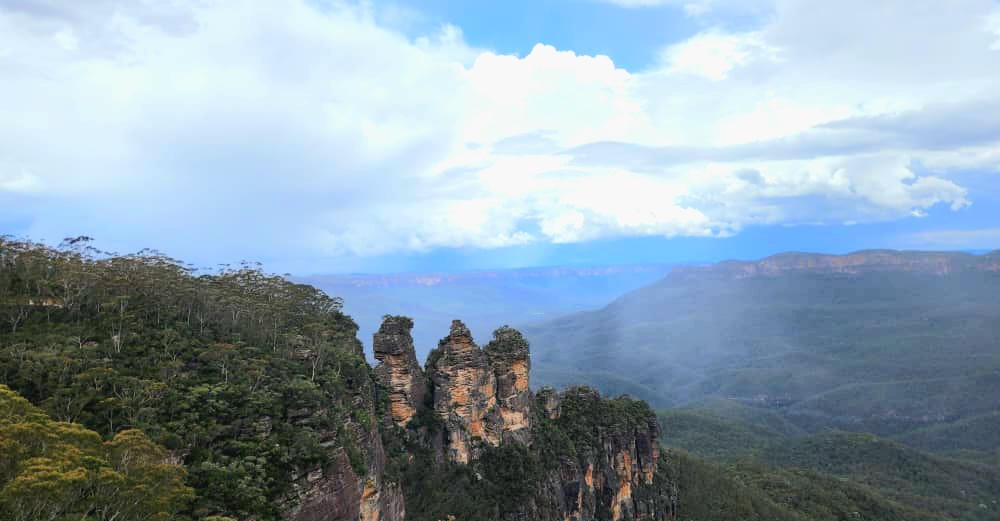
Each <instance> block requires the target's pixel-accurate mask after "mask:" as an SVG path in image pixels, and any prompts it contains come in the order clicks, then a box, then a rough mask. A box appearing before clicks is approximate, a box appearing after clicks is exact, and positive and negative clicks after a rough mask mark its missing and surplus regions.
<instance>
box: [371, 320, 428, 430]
mask: <svg viewBox="0 0 1000 521" xmlns="http://www.w3.org/2000/svg"><path fill="white" fill-rule="evenodd" d="M412 329H413V321H412V320H411V319H409V318H407V317H398V316H387V317H385V319H384V320H383V322H382V326H381V327H380V328H379V330H378V332H377V333H375V337H374V341H373V346H374V350H375V359H376V360H378V361H379V362H380V363H379V365H378V366H377V367H375V374H376V376H377V377H378V379H379V381H380V382H381V383H382V384H383V385H384V386H385V387H386V388H387V389H388V390H389V412H390V414H391V416H392V420H393V421H394V422H395V423H396V425H399V426H405V425H406V424H407V423H409V421H410V420H411V419H412V418H413V416H415V415H416V414H417V412H419V409H420V408H421V407H423V404H424V394H425V393H426V392H427V389H426V385H425V378H424V375H423V372H422V371H421V370H420V364H419V363H418V362H417V355H416V352H415V350H414V348H413V337H412V336H411V335H410V330H412Z"/></svg>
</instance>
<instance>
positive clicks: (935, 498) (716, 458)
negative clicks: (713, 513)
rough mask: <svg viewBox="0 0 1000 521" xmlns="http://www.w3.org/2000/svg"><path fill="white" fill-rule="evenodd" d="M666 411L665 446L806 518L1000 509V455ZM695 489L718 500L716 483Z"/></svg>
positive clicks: (964, 515) (978, 513)
mask: <svg viewBox="0 0 1000 521" xmlns="http://www.w3.org/2000/svg"><path fill="white" fill-rule="evenodd" d="M660 418H661V421H662V423H663V441H664V443H665V444H666V445H668V446H671V447H677V448H682V449H684V450H687V451H690V452H691V453H694V454H696V455H698V456H701V457H704V458H706V459H708V460H709V461H711V463H708V462H705V463H702V464H701V465H702V466H703V467H706V466H707V467H713V468H714V469H715V470H714V472H715V473H719V474H722V477H720V478H719V479H726V480H731V481H735V482H738V483H739V484H740V485H742V486H743V487H746V491H745V492H744V493H746V494H756V495H758V496H761V497H763V498H766V499H768V500H770V501H772V502H773V503H775V504H777V505H780V506H781V507H782V508H785V509H787V510H789V511H792V512H797V513H800V514H803V515H805V516H806V517H807V518H809V519H831V520H832V519H853V518H860V519H870V520H895V519H906V520H945V519H951V520H959V519H961V520H984V521H985V520H987V519H995V517H996V515H997V513H998V512H1000V505H998V503H996V501H997V498H998V497H1000V465H998V464H997V463H1000V459H996V458H994V460H993V461H992V462H987V461H984V460H983V458H979V459H978V460H977V461H961V460H957V459H953V458H945V457H941V456H937V455H932V454H927V453H923V452H920V451H918V450H914V449H911V448H908V447H906V446H904V445H900V444H898V443H894V442H892V441H889V440H885V439H882V438H879V437H877V436H874V435H870V434H852V433H837V432H833V433H825V434H818V435H810V436H785V435H783V434H781V433H777V432H775V431H772V430H769V429H764V428H762V427H761V426H760V425H759V424H756V422H751V423H747V422H743V423H737V422H734V421H732V420H726V419H723V418H721V417H720V416H718V415H716V414H714V413H711V412H707V411H698V410H674V411H666V412H664V413H662V414H661V415H660ZM703 470H704V469H703ZM705 472H708V471H707V470H706V471H705ZM695 490H697V491H699V492H697V494H700V495H699V496H697V497H700V498H701V500H702V501H703V502H706V503H715V502H717V501H718V500H719V499H718V498H716V497H715V495H714V494H715V492H713V491H712V488H711V487H697V488H696V489H695ZM691 494H692V492H691V490H687V491H685V489H684V486H683V484H682V486H681V498H682V506H683V504H684V503H685V502H689V501H697V499H696V498H692V497H691ZM681 512H682V513H684V512H685V510H684V509H683V508H682V509H681Z"/></svg>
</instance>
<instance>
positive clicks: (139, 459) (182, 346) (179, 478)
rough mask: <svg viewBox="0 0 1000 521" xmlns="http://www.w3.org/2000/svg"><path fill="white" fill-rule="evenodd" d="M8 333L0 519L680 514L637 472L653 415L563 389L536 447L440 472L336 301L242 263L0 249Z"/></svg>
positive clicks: (78, 244) (426, 425)
mask: <svg viewBox="0 0 1000 521" xmlns="http://www.w3.org/2000/svg"><path fill="white" fill-rule="evenodd" d="M0 317H2V319H3V328H2V330H0V386H2V387H0V451H2V453H3V454H4V455H5V458H4V460H3V462H2V465H0V519H12V520H16V521H34V520H42V519H46V520H67V521H68V520H70V519H74V520H88V521H89V520H102V521H112V520H114V521H132V520H143V521H145V520H161V519H162V520H167V519H182V520H183V519H203V520H205V521H224V520H226V519H257V520H279V519H333V520H339V519H359V518H362V519H379V518H380V513H382V514H384V515H382V516H381V518H382V519H402V511H403V507H402V504H401V501H402V499H401V498H405V503H406V506H405V512H406V519H408V520H410V519H412V520H419V521H437V520H439V519H452V518H457V519H460V520H463V521H464V520H477V519H498V520H499V519H524V518H525V516H526V515H527V516H528V517H529V518H532V519H562V518H563V517H564V515H563V511H565V510H566V509H567V508H573V509H576V510H578V512H577V515H581V516H584V517H581V519H601V520H610V519H615V518H618V517H621V515H622V514H621V513H620V512H619V508H620V507H621V505H625V504H627V505H629V506H628V510H621V512H628V513H629V515H632V513H635V515H636V517H637V518H638V517H639V514H642V515H643V516H644V517H643V518H644V519H666V518H667V517H668V516H673V515H674V514H673V512H674V511H673V504H672V501H674V499H673V498H675V496H676V490H675V489H673V488H672V485H671V482H670V481H669V480H667V479H666V478H667V477H669V469H668V465H666V463H665V462H664V461H663V460H660V464H659V465H658V466H657V465H656V463H655V462H656V460H655V459H653V461H652V465H653V467H654V468H646V470H644V471H643V472H644V474H642V475H640V474H639V473H638V471H636V472H633V465H638V464H639V462H638V460H636V459H635V458H636V457H637V456H635V455H640V456H642V457H643V458H648V457H649V454H651V453H656V450H655V448H654V447H652V446H651V443H653V444H655V439H656V433H657V432H658V427H657V420H656V416H655V414H654V412H653V411H652V409H650V408H649V406H648V405H647V404H646V403H644V402H641V401H637V400H632V399H629V398H626V397H622V398H618V399H613V400H605V399H602V398H601V397H600V396H599V395H598V394H597V393H596V392H594V391H591V390H589V389H586V388H576V389H572V390H569V391H566V392H565V393H563V394H561V395H559V396H558V399H559V400H560V405H559V411H560V413H559V414H558V415H556V414H554V413H553V414H552V415H549V414H546V413H545V408H544V407H543V406H541V405H539V406H537V407H536V406H531V408H530V410H531V422H530V423H531V429H530V437H531V439H532V442H531V444H530V446H529V445H524V444H519V443H508V444H503V445H500V446H490V445H489V444H482V442H481V440H478V441H477V440H474V442H475V443H476V444H477V447H479V448H478V449H477V454H478V457H477V458H476V459H475V461H470V462H469V463H468V464H460V463H456V462H453V461H449V460H447V459H445V458H443V457H442V451H441V446H442V443H443V441H442V436H443V435H444V429H445V428H446V426H445V425H444V424H443V423H442V421H441V419H440V418H439V416H438V414H437V413H436V412H435V411H434V409H433V408H432V407H430V406H427V407H422V408H421V413H420V414H419V415H418V416H417V417H415V418H413V420H412V421H410V422H409V423H408V424H407V425H405V426H399V425H395V424H393V423H392V421H390V419H389V414H388V407H389V403H388V399H387V395H386V390H385V389H384V388H383V387H382V385H380V384H379V383H378V380H377V378H376V377H375V374H374V373H375V371H374V370H373V369H372V367H371V366H369V365H368V363H367V362H366V361H365V358H364V355H363V352H362V348H361V344H360V342H359V341H358V340H357V338H356V332H357V327H356V325H355V324H354V322H353V321H352V320H351V319H350V317H348V316H346V315H345V314H344V313H343V312H342V303H341V301H340V300H339V299H336V298H331V297H329V296H327V295H326V294H324V293H323V292H321V291H319V290H317V289H315V288H313V287H311V286H307V285H302V284H295V283H292V282H289V281H288V280H286V279H285V278H284V277H281V276H275V275H269V274H266V273H264V272H263V271H262V270H261V269H260V268H259V267H258V266H255V265H248V264H241V265H239V266H236V267H230V266H223V267H221V269H219V270H216V271H213V272H211V273H200V272H199V271H198V270H195V269H192V268H191V267H190V266H187V265H185V264H183V263H181V262H179V261H177V260H174V259H171V258H169V257H167V256H164V255H162V254H160V253H158V252H156V251H151V250H147V251H143V252H139V253H137V254H130V255H115V254H110V253H107V252H101V251H97V250H96V249H94V248H92V247H91V245H90V241H89V239H87V238H85V237H82V238H76V239H70V240H67V241H65V242H64V243H62V244H61V245H60V246H59V247H50V246H47V245H44V244H38V243H34V242H30V241H20V240H14V239H11V238H2V239H0ZM397 318H398V319H401V320H402V322H404V323H407V324H409V325H412V321H411V320H410V319H408V318H406V317H397ZM495 335H498V336H497V339H498V340H499V339H500V337H501V336H503V337H504V338H513V339H515V340H516V341H517V342H521V343H523V338H522V337H521V336H520V333H517V332H516V331H514V330H511V329H510V328H500V329H498V330H497V333H495ZM512 335H513V336H512ZM410 346H411V349H412V341H411V342H410ZM524 348H525V349H526V348H527V344H524ZM476 349H478V348H476ZM439 356H440V355H439ZM427 385H428V386H432V383H431V382H430V381H428V382H427ZM428 396H430V395H428ZM554 396H555V395H552V396H550V397H554ZM533 399H534V398H532V400H533ZM640 438H641V439H640ZM637 439H639V441H636V440H637ZM642 440H645V441H642ZM640 442H641V443H640ZM637 444H638V445H637ZM612 449H614V450H612ZM637 451H638V452H637ZM8 454H11V455H13V457H6V456H7V455H8ZM629 454H633V455H632V456H630V455H629ZM616 458H617V459H616ZM622 458H624V459H622ZM615 461H617V462H619V463H617V464H615V463H614V462H615ZM645 464H646V465H650V462H649V461H646V463H645ZM635 468H638V467H635ZM584 473H586V475H587V476H588V478H587V479H591V478H590V477H589V476H590V475H591V473H593V474H598V473H600V477H598V478H594V479H595V480H596V481H595V482H594V483H592V484H590V485H587V486H584V485H582V484H581V481H583V477H582V476H583V475H584ZM566 476H578V477H577V478H574V480H572V481H571V482H570V483H564V481H565V480H566V479H569V478H567V477H566ZM654 476H655V479H654ZM623 479H624V480H625V481H622V480H623ZM629 480H631V481H634V483H629V482H628V481H629ZM443 483H447V486H443V485H442V484H443ZM355 487H356V488H355ZM565 487H576V490H577V491H578V493H577V495H576V496H574V499H573V500H566V499H565V497H566V492H564V489H565ZM612 487H618V489H617V493H616V494H613V493H612V492H610V490H611V488H612ZM584 489H586V490H584ZM351 490H354V493H356V494H357V495H356V496H352V495H351ZM585 492H586V493H585ZM623 502H624V503H623ZM305 504H308V507H303V505H305ZM359 505H360V507H359ZM632 505H634V506H632ZM359 508H360V512H359ZM622 508H624V507H622ZM351 509H353V511H352V510H351ZM366 509H367V510H366ZM584 511H585V512H586V513H585V514H584V513H583V512H584ZM352 512H353V513H352ZM343 516H348V517H343Z"/></svg>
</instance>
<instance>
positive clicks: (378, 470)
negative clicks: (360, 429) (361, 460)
mask: <svg viewBox="0 0 1000 521" xmlns="http://www.w3.org/2000/svg"><path fill="white" fill-rule="evenodd" d="M363 445H364V448H365V450H364V452H365V456H366V457H365V460H366V462H367V469H366V471H365V475H364V477H362V476H358V474H357V473H356V472H355V470H354V467H353V466H352V465H351V461H350V458H349V457H348V455H347V452H346V451H344V450H339V451H337V454H336V455H335V456H334V457H333V458H332V462H331V463H330V465H329V466H328V467H327V468H326V469H316V470H314V471H312V472H310V473H309V474H308V475H306V476H305V477H304V479H302V480H300V481H303V482H304V483H303V484H302V485H301V486H300V487H298V496H297V498H296V499H297V502H296V506H295V507H294V508H293V509H292V510H291V511H290V512H289V514H288V516H287V519H288V520H289V521H403V520H404V519H405V517H406V508H405V506H404V500H403V492H402V490H401V489H400V487H399V485H398V484H395V483H392V484H390V483H386V482H385V480H384V475H385V452H384V450H383V448H382V442H381V439H380V437H379V435H378V433H377V432H373V433H366V434H365V435H364V439H363Z"/></svg>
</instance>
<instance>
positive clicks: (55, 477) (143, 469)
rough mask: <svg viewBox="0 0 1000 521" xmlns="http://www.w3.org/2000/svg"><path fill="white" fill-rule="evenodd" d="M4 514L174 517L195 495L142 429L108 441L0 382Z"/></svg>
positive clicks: (17, 520)
mask: <svg viewBox="0 0 1000 521" xmlns="http://www.w3.org/2000/svg"><path fill="white" fill-rule="evenodd" d="M0 454H3V461H2V462H0V517H3V518H4V519H10V520H12V521H33V520H36V519H38V520H40V519H71V518H72V519H94V520H108V521H110V520H121V521H140V520H142V521H145V520H163V521H167V520H172V519H177V518H178V513H179V512H181V511H182V510H184V509H185V507H186V506H187V505H188V504H189V503H190V501H191V499H192V498H193V496H194V494H193V491H192V490H191V488H190V487H188V486H186V485H185V484H184V477H185V472H184V469H183V467H181V466H179V465H175V464H172V463H169V462H168V461H167V454H166V451H165V450H164V449H163V448H162V447H160V446H158V445H157V444H155V443H153V442H152V441H151V440H150V439H149V438H148V437H146V435H145V434H144V433H143V432H142V431H140V430H137V429H129V430H124V431H121V432H119V433H118V434H117V435H115V436H114V438H112V439H111V440H110V441H108V442H102V440H101V437H100V436H99V435H98V434H97V433H96V432H93V431H91V430H88V429H86V428H84V427H83V426H81V425H78V424H75V423H66V422H57V421H53V420H52V419H50V418H49V417H48V416H47V415H45V413H44V412H43V411H41V410H40V409H38V408H36V407H34V406H32V405H31V404H30V403H28V401H27V400H25V399H24V398H22V397H20V396H18V395H17V394H16V393H15V392H13V391H11V390H10V389H9V388H7V387H6V386H4V385H0Z"/></svg>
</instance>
